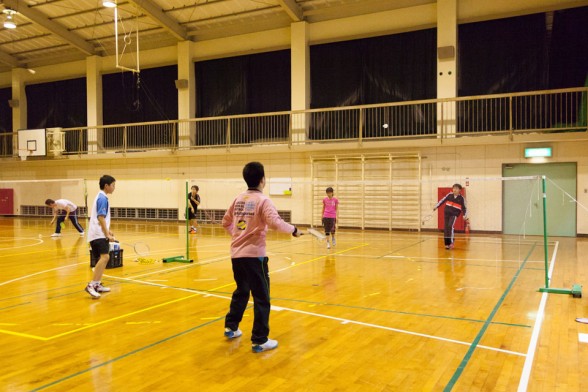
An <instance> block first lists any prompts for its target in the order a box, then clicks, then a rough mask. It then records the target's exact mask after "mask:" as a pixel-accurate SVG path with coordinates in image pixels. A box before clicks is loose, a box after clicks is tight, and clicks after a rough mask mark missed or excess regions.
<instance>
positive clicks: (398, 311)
mask: <svg viewBox="0 0 588 392" xmlns="http://www.w3.org/2000/svg"><path fill="white" fill-rule="evenodd" d="M272 301H290V302H299V303H306V304H312V305H324V306H333V307H341V308H346V309H358V310H371V311H375V312H383V313H394V314H402V315H407V316H418V317H432V318H437V319H445V320H455V321H469V322H474V323H484V322H485V320H479V319H470V318H465V317H452V316H443V315H436V314H427V313H414V312H405V311H402V310H392V309H378V308H372V307H367V306H355V305H343V304H333V303H328V302H314V301H307V300H303V299H294V298H275V297H274V298H272ZM491 324H494V325H504V326H507V327H519V328H531V327H532V326H531V325H525V324H513V323H503V322H500V321H496V322H494V321H493V322H492V323H491Z"/></svg>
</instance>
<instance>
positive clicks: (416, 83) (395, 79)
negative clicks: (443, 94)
mask: <svg viewBox="0 0 588 392" xmlns="http://www.w3.org/2000/svg"><path fill="white" fill-rule="evenodd" d="M436 40H437V30H436V29H429V30H420V31H415V32H410V33H403V34H395V35H388V36H384V37H377V38H366V39H360V40H354V41H346V42H338V43H333V44H324V45H314V46H311V48H310V61H311V70H312V72H311V90H312V96H311V107H312V108H325V107H337V106H350V105H364V104H375V103H385V102H400V101H412V100H419V99H429V98H435V97H436V94H437V80H436V76H435V72H436V68H437V60H436V57H435V56H436V45H437V42H436Z"/></svg>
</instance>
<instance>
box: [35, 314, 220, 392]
mask: <svg viewBox="0 0 588 392" xmlns="http://www.w3.org/2000/svg"><path fill="white" fill-rule="evenodd" d="M224 319H225V316H222V317H219V318H216V319H214V320H211V321H208V322H206V323H204V324H200V325H197V326H195V327H192V328H190V329H187V330H185V331H182V332H178V333H176V334H175V335H171V336H168V337H167V338H163V339H161V340H158V341H156V342H153V343H151V344H148V345H147V346H143V347H139V348H137V349H135V350H133V351H129V352H128V353H126V354H123V355H119V356H118V357H116V358H113V359H111V360H109V361H106V362H102V363H99V364H97V365H94V366H91V367H89V368H87V369H84V370H80V371H79V372H76V373H73V374H70V375H68V376H65V377H62V378H60V379H58V380H55V381H53V382H50V383H49V384H45V385H41V386H40V387H37V388H35V389H33V390H31V392H36V391H40V390H43V389H46V388H49V387H52V386H55V385H57V384H60V383H62V382H64V381H67V380H70V379H72V378H74V377H77V376H80V375H82V374H84V373H88V372H91V371H92V370H94V369H97V368H100V367H102V366H106V365H110V364H111V363H114V362H117V361H120V360H121V359H125V358H127V357H130V356H131V355H135V354H138V353H140V352H142V351H145V350H147V349H150V348H152V347H155V346H158V345H160V344H162V343H166V342H168V341H170V340H172V339H175V338H177V337H180V336H183V335H186V334H188V333H190V332H192V331H195V330H197V329H200V328H202V327H206V326H208V325H210V324H213V323H216V322H219V321H222V320H224Z"/></svg>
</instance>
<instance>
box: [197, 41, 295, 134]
mask: <svg viewBox="0 0 588 392" xmlns="http://www.w3.org/2000/svg"><path fill="white" fill-rule="evenodd" d="M194 66H195V72H196V117H199V118H202V117H220V116H230V115H237V114H254V113H269V112H278V111H288V110H290V107H291V98H290V97H291V86H290V81H291V75H290V50H281V51H276V52H268V53H260V54H253V55H247V56H238V57H230V58H224V59H217V60H208V61H200V62H197V63H195V65H194ZM229 127H230V132H231V133H230V138H231V143H232V144H248V143H252V142H259V141H263V140H266V139H271V140H272V141H275V140H277V139H284V140H285V139H286V138H287V137H288V116H272V117H259V118H257V119H256V120H255V121H253V122H251V121H249V122H248V121H245V120H242V119H231V120H230V124H229V121H227V120H211V121H206V122H198V123H196V144H197V145H215V144H216V145H220V144H225V143H226V142H227V130H228V128H229Z"/></svg>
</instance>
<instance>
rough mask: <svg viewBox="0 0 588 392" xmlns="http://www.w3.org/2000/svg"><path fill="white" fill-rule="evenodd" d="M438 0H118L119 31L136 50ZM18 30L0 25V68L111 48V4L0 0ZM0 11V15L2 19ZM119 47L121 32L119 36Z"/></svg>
mask: <svg viewBox="0 0 588 392" xmlns="http://www.w3.org/2000/svg"><path fill="white" fill-rule="evenodd" d="M435 1H436V0H118V13H119V18H118V20H119V23H118V28H119V36H123V34H121V32H123V31H124V32H127V33H128V32H129V31H132V30H136V29H138V30H139V37H140V47H141V49H152V48H158V47H165V46H170V45H175V44H176V43H177V42H179V41H183V40H192V41H203V40H208V39H213V38H220V37H227V36H233V35H238V34H244V33H250V32H256V31H263V30H268V29H275V28H281V27H287V26H289V25H290V24H291V23H293V22H295V21H301V20H304V21H307V22H309V23H313V22H318V21H325V20H332V19H338V18H343V17H349V16H354V15H361V14H368V13H374V12H382V11H385V10H391V9H398V8H403V7H409V6H415V5H420V4H425V3H434V2H435ZM0 3H2V8H0V9H12V10H15V11H17V14H16V15H15V17H14V19H15V22H16V24H17V28H16V29H6V28H4V27H2V24H0V72H5V71H8V70H10V69H11V68H14V67H23V68H32V67H38V66H42V65H49V64H58V63H63V62H67V61H75V60H82V59H84V58H86V57H87V56H89V55H98V56H104V55H114V54H115V53H116V51H115V46H114V45H115V38H114V37H115V28H114V27H115V24H114V10H113V9H112V8H105V7H103V6H102V0H3V1H0ZM4 17H5V16H4V15H0V21H2V22H3V21H4ZM119 43H120V45H121V46H124V43H123V42H122V38H121V39H120V40H119Z"/></svg>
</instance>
